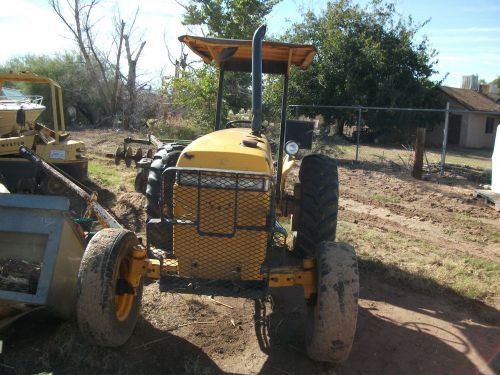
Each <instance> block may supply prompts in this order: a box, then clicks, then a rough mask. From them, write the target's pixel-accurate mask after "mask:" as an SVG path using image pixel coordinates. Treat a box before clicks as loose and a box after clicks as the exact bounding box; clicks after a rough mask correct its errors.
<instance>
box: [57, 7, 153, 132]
mask: <svg viewBox="0 0 500 375" xmlns="http://www.w3.org/2000/svg"><path fill="white" fill-rule="evenodd" d="M99 2H100V0H72V1H70V0H68V1H66V2H65V5H63V6H61V3H60V2H59V0H49V4H50V5H51V7H52V9H53V10H54V11H55V13H56V14H57V15H58V16H59V18H60V19H61V21H62V22H63V23H64V24H65V25H66V26H67V28H68V30H69V31H70V33H71V35H72V36H73V39H74V40H75V42H76V45H77V47H78V51H79V53H80V55H81V56H82V59H83V61H84V63H85V67H86V69H87V71H88V73H89V75H90V77H91V78H92V80H93V81H94V84H95V85H96V87H97V93H98V95H99V99H100V100H99V103H100V105H101V107H102V111H103V117H104V120H103V122H109V120H111V123H113V124H115V123H116V122H117V120H118V114H119V112H120V104H122V105H123V107H124V108H125V111H124V113H125V118H124V121H123V124H124V128H126V129H128V128H129V127H130V125H135V124H136V123H137V116H136V114H135V109H136V105H137V89H138V88H137V62H138V60H139V57H140V55H141V52H142V50H143V48H144V45H145V43H146V42H145V41H140V42H139V47H138V49H137V51H135V52H132V51H131V47H130V39H131V37H130V34H131V33H132V30H133V27H134V23H135V19H136V18H137V14H138V10H137V12H136V14H135V17H134V19H133V21H132V22H131V25H130V27H129V28H128V29H126V23H125V21H124V20H123V19H120V20H119V21H118V22H115V32H114V35H113V36H112V39H113V42H112V47H111V48H110V47H109V46H108V47H107V48H105V49H103V50H101V49H99V47H98V46H97V43H96V37H95V34H96V33H95V30H94V29H95V26H96V24H95V23H93V21H92V11H93V10H94V9H95V7H96V6H97V5H98V4H99ZM123 44H125V48H126V59H127V64H128V72H127V75H126V76H125V75H123V74H122V73H121V70H120V61H121V59H122V52H123ZM104 50H106V51H107V52H103V51H104ZM110 51H114V58H111V57H110V55H111V52H110ZM123 86H125V88H126V91H127V94H128V96H127V97H126V98H123V97H121V96H122V93H123ZM125 99H126V103H120V102H121V101H124V100H125Z"/></svg>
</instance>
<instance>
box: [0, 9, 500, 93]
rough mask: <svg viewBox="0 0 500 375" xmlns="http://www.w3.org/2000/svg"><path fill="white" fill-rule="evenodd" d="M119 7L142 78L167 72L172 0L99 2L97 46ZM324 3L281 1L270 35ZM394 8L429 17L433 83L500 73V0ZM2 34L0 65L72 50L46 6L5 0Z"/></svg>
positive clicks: (173, 34) (172, 39)
mask: <svg viewBox="0 0 500 375" xmlns="http://www.w3.org/2000/svg"><path fill="white" fill-rule="evenodd" d="M62 2H64V0H63V1H62ZM358 2H359V3H360V4H366V3H367V1H366V0H360V1H358ZM117 4H119V6H120V9H121V13H122V15H123V17H125V18H126V19H127V18H130V17H131V15H132V14H133V13H134V12H135V9H136V8H137V6H138V5H140V13H139V17H138V19H137V22H136V30H137V32H136V35H142V36H143V38H144V39H145V40H147V44H146V47H145V49H144V54H143V56H142V57H141V59H140V61H139V64H140V66H141V73H142V78H143V79H148V80H149V79H152V80H153V81H154V80H155V79H156V78H155V77H158V76H159V75H160V74H164V73H171V71H172V69H173V68H172V66H171V64H170V63H169V62H168V56H167V49H166V47H165V41H166V44H167V45H168V46H169V49H170V51H171V52H172V54H173V55H174V56H177V55H178V54H179V53H180V47H179V43H178V42H177V36H178V35H181V34H184V33H186V32H187V30H186V28H185V27H184V26H182V25H181V23H180V20H181V17H182V11H183V9H182V7H180V6H179V5H178V4H177V3H176V2H175V1H174V0H142V1H139V0H121V1H119V2H118V1H114V0H102V5H101V6H100V7H99V8H98V9H96V11H97V12H96V16H97V17H96V20H97V21H98V22H99V28H100V30H101V33H100V34H99V35H98V42H100V44H101V45H103V46H109V45H110V43H111V42H110V40H109V37H108V36H107V35H108V34H109V31H110V29H111V26H110V20H111V19H112V14H113V9H114V8H115V7H116V5H117ZM325 4H326V0H283V1H282V2H281V3H280V4H278V5H277V6H276V7H275V9H274V10H273V12H272V13H271V15H270V17H269V20H268V25H269V28H270V32H271V33H273V34H279V33H280V32H282V30H284V29H285V28H286V27H287V25H289V24H290V22H293V21H298V20H300V15H301V10H303V9H312V10H314V11H315V12H320V11H321V10H322V9H323V8H324V6H325ZM396 8H397V10H398V11H399V13H401V14H402V15H404V16H408V15H411V16H412V17H413V19H414V20H415V21H417V22H422V21H425V20H427V19H429V18H430V19H431V20H430V22H429V23H428V24H427V25H426V26H425V27H424V28H423V30H422V31H421V34H420V35H419V36H418V37H419V38H422V37H423V36H424V35H427V37H428V38H429V41H430V45H431V47H433V48H435V49H436V50H437V51H438V53H439V55H438V60H439V62H438V65H437V70H439V74H437V75H436V76H435V77H433V78H434V79H436V80H437V79H441V78H443V77H444V76H445V74H446V73H449V75H448V77H447V78H446V80H445V84H446V85H449V86H457V87H458V86H460V83H461V77H462V76H463V75H469V74H478V75H479V77H480V78H483V79H485V80H486V81H491V80H492V79H494V78H496V77H497V76H499V75H500V0H477V1H466V0H434V1H431V0H413V1H412V0H398V1H397V2H396ZM0 35H2V55H1V57H0V63H1V62H4V61H5V60H7V59H8V58H10V57H13V56H16V55H22V54H26V53H30V52H31V53H35V54H38V53H47V54H52V53H57V52H61V51H63V50H65V49H72V48H73V42H72V41H71V40H70V39H69V35H68V33H67V31H66V29H65V28H64V27H63V25H62V24H61V23H60V22H59V20H58V18H57V17H56V16H55V15H54V14H53V12H52V11H51V9H50V8H49V7H48V5H47V1H45V0H2V12H1V13H0ZM8 36H11V37H8Z"/></svg>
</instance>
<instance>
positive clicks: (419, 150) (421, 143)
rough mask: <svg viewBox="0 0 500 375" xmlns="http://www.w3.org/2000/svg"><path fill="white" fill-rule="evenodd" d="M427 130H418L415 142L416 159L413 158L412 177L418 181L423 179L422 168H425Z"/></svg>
mask: <svg viewBox="0 0 500 375" xmlns="http://www.w3.org/2000/svg"><path fill="white" fill-rule="evenodd" d="M424 149H425V128H417V140H416V141H415V157H414V158H413V171H412V172H411V175H412V176H413V177H414V178H416V179H417V180H421V179H422V167H423V166H424Z"/></svg>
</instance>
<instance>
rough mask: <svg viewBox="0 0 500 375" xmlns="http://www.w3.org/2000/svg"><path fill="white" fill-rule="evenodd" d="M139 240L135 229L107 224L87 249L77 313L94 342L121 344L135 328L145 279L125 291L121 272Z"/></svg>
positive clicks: (83, 260) (81, 270)
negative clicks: (134, 232)
mask: <svg viewBox="0 0 500 375" xmlns="http://www.w3.org/2000/svg"><path fill="white" fill-rule="evenodd" d="M138 244H139V242H138V240H137V237H136V236H135V235H134V234H133V233H132V232H130V231H128V230H125V229H116V228H106V229H103V230H101V231H99V232H98V233H97V234H96V235H95V236H94V237H93V238H92V239H91V240H90V242H89V244H88V245H87V248H86V249H85V252H84V254H83V258H82V262H81V265H80V271H79V273H78V298H77V305H76V316H77V322H78V326H79V328H80V332H81V333H82V335H83V336H84V338H85V339H86V340H87V341H89V342H91V343H93V344H96V345H99V346H108V347H115V346H120V345H122V344H124V343H125V342H126V341H127V340H128V339H129V338H130V336H131V335H132V332H133V331H134V328H135V324H136V322H137V318H138V316H139V310H140V306H141V300H142V280H141V284H140V286H139V288H137V290H136V294H135V295H134V294H133V291H132V292H130V291H128V292H124V291H123V285H124V284H123V283H124V279H123V278H121V277H120V276H122V277H123V273H124V272H125V273H126V271H127V261H126V259H127V258H126V257H127V256H128V255H129V254H130V252H131V251H132V250H133V248H134V247H135V246H137V245H138ZM125 283H126V282H125ZM125 285H129V284H128V283H126V284H125ZM120 286H122V287H121V289H122V290H121V291H119V290H118V288H119V287H120Z"/></svg>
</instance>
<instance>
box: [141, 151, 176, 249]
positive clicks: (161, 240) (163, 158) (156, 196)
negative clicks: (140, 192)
mask: <svg viewBox="0 0 500 375" xmlns="http://www.w3.org/2000/svg"><path fill="white" fill-rule="evenodd" d="M184 147H185V146H183V145H180V144H175V143H169V144H166V145H164V146H163V147H161V148H160V149H158V151H157V152H156V154H155V155H154V156H153V162H152V163H151V166H150V168H149V174H148V181H147V187H146V222H149V220H150V219H154V218H159V217H160V213H161V210H162V207H161V203H160V202H161V198H160V194H161V180H162V174H163V172H164V171H165V170H166V169H167V168H170V167H175V165H176V164H177V160H178V159H179V155H180V154H181V151H182V150H183V149H184ZM166 183H167V186H165V191H166V192H167V193H166V194H165V196H166V197H170V198H172V194H171V193H172V192H171V190H172V186H173V181H167V182H166ZM163 203H164V204H166V205H167V206H169V207H168V208H170V209H171V205H172V202H171V201H170V202H163ZM163 208H164V207H163ZM147 236H148V243H149V244H150V245H151V246H153V247H156V248H161V249H163V250H166V251H170V250H171V248H172V225H168V224H165V223H161V224H157V225H148V226H147Z"/></svg>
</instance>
